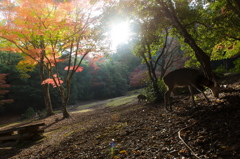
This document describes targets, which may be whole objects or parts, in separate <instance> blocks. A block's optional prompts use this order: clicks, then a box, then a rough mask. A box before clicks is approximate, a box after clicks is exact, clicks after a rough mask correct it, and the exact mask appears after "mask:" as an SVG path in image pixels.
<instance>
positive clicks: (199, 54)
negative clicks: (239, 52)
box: [157, 0, 215, 80]
mask: <svg viewBox="0 0 240 159" xmlns="http://www.w3.org/2000/svg"><path fill="white" fill-rule="evenodd" d="M157 1H158V2H159V4H160V5H161V7H162V11H164V12H165V15H166V16H167V17H169V18H170V19H171V21H172V25H173V27H175V28H176V29H177V30H178V32H179V34H180V35H181V36H183V37H184V42H186V43H187V44H188V45H189V46H190V47H191V48H192V49H193V51H194V52H195V56H196V58H197V60H198V61H199V62H200V64H201V67H202V69H203V71H204V73H205V76H206V77H207V78H208V79H210V80H215V78H214V76H213V74H212V70H211V64H210V57H209V56H208V55H207V54H206V53H205V52H204V51H203V50H202V49H201V48H200V47H199V46H198V45H197V44H196V41H195V40H194V39H193V37H192V36H191V35H190V34H189V33H188V31H187V30H186V29H185V28H184V26H183V25H182V24H181V22H180V21H179V20H178V18H177V15H176V13H175V10H174V7H173V4H172V2H171V1H169V3H168V4H166V3H165V2H163V1H162V0H157Z"/></svg>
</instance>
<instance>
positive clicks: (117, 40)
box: [110, 22, 131, 48]
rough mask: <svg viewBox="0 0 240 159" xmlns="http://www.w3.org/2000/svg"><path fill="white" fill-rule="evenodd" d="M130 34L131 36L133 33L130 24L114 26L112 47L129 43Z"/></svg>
mask: <svg viewBox="0 0 240 159" xmlns="http://www.w3.org/2000/svg"><path fill="white" fill-rule="evenodd" d="M130 34H131V32H130V28H129V23H128V22H122V23H118V24H113V25H112V29H111V33H110V36H111V37H110V38H111V42H112V47H113V48H116V47H117V45H119V44H121V43H127V42H128V40H129V38H130Z"/></svg>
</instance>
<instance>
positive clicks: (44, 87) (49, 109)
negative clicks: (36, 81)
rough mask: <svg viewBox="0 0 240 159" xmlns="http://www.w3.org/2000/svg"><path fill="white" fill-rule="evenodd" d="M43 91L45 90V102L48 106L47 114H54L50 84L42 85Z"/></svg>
mask: <svg viewBox="0 0 240 159" xmlns="http://www.w3.org/2000/svg"><path fill="white" fill-rule="evenodd" d="M42 88H43V92H44V102H45V106H46V111H47V116H51V115H54V112H53V109H52V102H51V97H50V93H49V84H44V85H42Z"/></svg>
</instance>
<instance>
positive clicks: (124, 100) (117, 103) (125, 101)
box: [105, 94, 137, 107]
mask: <svg viewBox="0 0 240 159" xmlns="http://www.w3.org/2000/svg"><path fill="white" fill-rule="evenodd" d="M136 97H137V95H136V94H135V95H131V96H128V97H121V98H119V99H116V98H115V99H112V100H109V102H107V103H106V105H105V106H106V107H117V106H120V105H125V104H129V103H131V102H132V101H133V100H135V99H136Z"/></svg>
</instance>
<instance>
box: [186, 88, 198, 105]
mask: <svg viewBox="0 0 240 159" xmlns="http://www.w3.org/2000/svg"><path fill="white" fill-rule="evenodd" d="M188 89H189V91H190V94H191V96H192V102H193V105H194V106H196V103H195V100H194V96H193V87H192V86H188Z"/></svg>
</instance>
